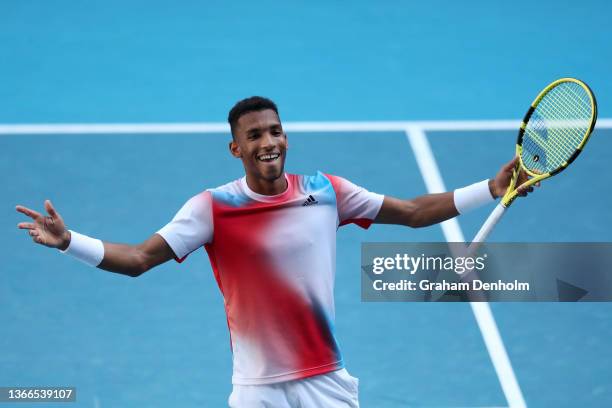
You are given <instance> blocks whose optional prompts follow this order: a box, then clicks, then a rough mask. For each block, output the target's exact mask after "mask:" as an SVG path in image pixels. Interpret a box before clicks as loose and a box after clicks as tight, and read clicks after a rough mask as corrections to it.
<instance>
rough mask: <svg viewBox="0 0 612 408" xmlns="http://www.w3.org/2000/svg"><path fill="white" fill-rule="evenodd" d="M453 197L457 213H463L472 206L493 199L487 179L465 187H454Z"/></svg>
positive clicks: (478, 205) (483, 203)
mask: <svg viewBox="0 0 612 408" xmlns="http://www.w3.org/2000/svg"><path fill="white" fill-rule="evenodd" d="M453 199H454V201H455V208H456V209H457V211H458V212H459V214H465V213H466V212H468V211H470V210H473V209H474V208H478V207H480V206H482V205H485V204H489V203H492V202H493V201H495V198H493V196H492V195H491V191H490V190H489V180H483V181H480V182H478V183H474V184H471V185H469V186H467V187H463V188H458V189H456V190H455V193H454V194H453Z"/></svg>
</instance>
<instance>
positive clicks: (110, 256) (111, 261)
mask: <svg viewBox="0 0 612 408" xmlns="http://www.w3.org/2000/svg"><path fill="white" fill-rule="evenodd" d="M16 209H17V211H19V212H20V213H22V214H25V215H27V216H28V217H30V218H31V219H32V222H21V223H19V224H18V225H17V226H18V228H20V229H25V230H28V233H29V234H30V236H31V237H32V240H33V241H34V242H35V243H37V244H40V245H44V246H47V247H50V248H57V249H59V250H62V251H65V250H66V249H67V248H68V247H69V245H70V243H71V241H72V239H73V237H72V236H71V233H70V231H68V230H67V229H66V226H65V224H64V220H63V219H62V217H61V216H60V214H59V213H58V212H57V211H56V210H55V208H53V205H52V204H51V202H50V201H49V200H46V201H45V210H46V211H47V214H48V215H47V216H45V215H42V214H40V213H39V212H37V211H34V210H32V209H30V208H27V207H24V206H21V205H18V206H17V207H16ZM88 239H91V238H88ZM102 244H103V248H104V250H103V258H102V260H101V262H100V263H99V264H98V265H97V267H98V268H101V269H104V270H107V271H110V272H116V273H120V274H123V275H128V276H139V275H141V274H142V273H144V272H146V271H148V270H149V269H151V268H153V267H154V266H157V265H159V264H162V263H164V262H167V261H169V260H170V259H173V258H174V252H173V251H172V249H171V248H170V246H169V245H168V244H167V243H166V241H165V240H164V239H163V238H162V237H161V236H159V235H157V234H154V235H153V236H151V237H150V238H149V239H147V240H146V241H145V242H143V243H142V244H138V245H127V244H113V243H109V242H103V243H102Z"/></svg>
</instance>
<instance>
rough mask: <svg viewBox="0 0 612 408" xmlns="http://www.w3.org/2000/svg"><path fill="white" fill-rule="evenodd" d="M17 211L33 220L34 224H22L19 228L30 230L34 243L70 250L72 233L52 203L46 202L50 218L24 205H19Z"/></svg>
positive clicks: (18, 225)
mask: <svg viewBox="0 0 612 408" xmlns="http://www.w3.org/2000/svg"><path fill="white" fill-rule="evenodd" d="M15 209H16V210H17V211H18V212H20V213H22V214H25V215H27V216H28V217H30V218H32V221H33V222H20V223H19V224H17V227H18V228H19V229H26V230H28V232H29V234H30V236H31V237H32V240H33V241H34V242H36V243H37V244H41V245H45V246H48V247H51V248H58V249H61V250H65V249H66V248H68V245H69V244H70V232H69V231H68V230H66V226H65V225H64V220H63V219H62V217H61V216H60V215H59V214H58V213H57V211H55V208H53V205H52V204H51V201H49V200H46V201H45V210H47V213H48V214H49V215H48V216H44V215H42V214H40V213H38V212H36V211H34V210H31V209H29V208H27V207H24V206H22V205H18V206H17V207H16V208H15Z"/></svg>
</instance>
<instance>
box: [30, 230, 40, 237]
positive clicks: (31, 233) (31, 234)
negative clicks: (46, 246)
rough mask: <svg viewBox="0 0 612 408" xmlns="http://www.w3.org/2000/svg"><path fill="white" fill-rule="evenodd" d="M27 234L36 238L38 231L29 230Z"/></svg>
mask: <svg viewBox="0 0 612 408" xmlns="http://www.w3.org/2000/svg"><path fill="white" fill-rule="evenodd" d="M28 234H30V236H31V237H37V236H38V230H35V229H32V230H29V231H28Z"/></svg>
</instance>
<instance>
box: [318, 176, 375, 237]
mask: <svg viewBox="0 0 612 408" xmlns="http://www.w3.org/2000/svg"><path fill="white" fill-rule="evenodd" d="M326 176H327V178H329V180H330V181H331V184H332V186H333V188H334V192H335V193H336V205H337V207H338V219H339V226H342V225H346V224H351V223H353V224H357V225H359V226H360V227H362V228H369V227H370V225H371V224H372V222H373V221H374V219H375V218H376V216H377V215H378V212H379V211H380V207H381V206H382V203H383V200H384V198H385V196H384V195H381V194H376V193H372V192H370V191H368V190H366V189H365V188H363V187H359V186H357V185H355V184H353V183H351V182H350V181H348V180H346V179H344V178H342V177H338V176H332V175H326Z"/></svg>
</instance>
